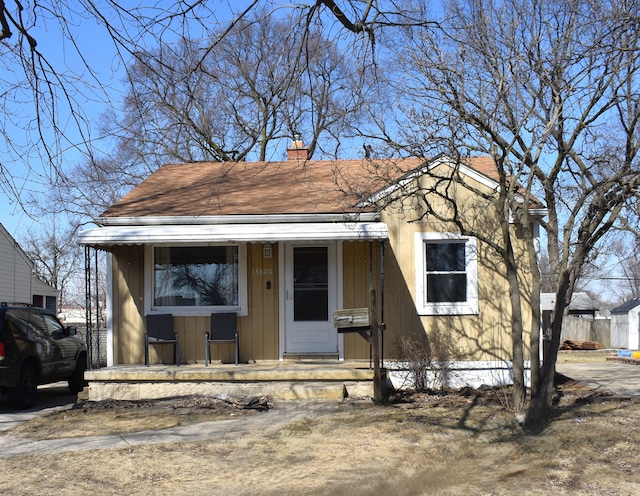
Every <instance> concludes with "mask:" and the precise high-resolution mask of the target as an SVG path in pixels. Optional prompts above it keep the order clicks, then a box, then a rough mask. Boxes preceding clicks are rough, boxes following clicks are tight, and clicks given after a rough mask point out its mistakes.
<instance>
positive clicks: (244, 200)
mask: <svg viewBox="0 0 640 496" xmlns="http://www.w3.org/2000/svg"><path fill="white" fill-rule="evenodd" d="M422 164H424V160H422V159H417V158H408V159H398V160H385V161H370V160H364V159H361V160H338V161H328V160H309V161H295V160H292V161H283V162H222V163H220V162H215V163H213V162H205V163H190V164H167V165H164V166H162V167H160V168H159V169H158V170H157V171H155V172H154V173H153V174H151V176H149V177H148V178H147V179H146V180H145V181H143V182H142V183H140V184H139V185H138V186H137V187H135V188H134V189H133V190H132V191H131V192H130V193H129V194H127V195H125V196H124V197H123V198H122V199H120V200H119V201H118V202H116V203H115V204H114V205H113V206H111V207H110V208H109V209H107V211H106V212H104V214H103V217H146V216H178V217H180V216H217V215H274V214H299V213H304V214H326V213H328V214H331V213H345V212H358V211H362V209H361V208H359V207H357V206H356V205H357V204H358V202H359V201H360V200H362V199H364V198H366V197H367V196H369V195H370V194H372V193H374V192H376V191H378V190H380V189H381V188H383V187H385V186H387V185H388V184H389V183H390V181H393V180H396V179H398V178H399V177H401V176H402V175H404V174H405V173H407V172H409V171H411V170H414V169H416V168H418V167H420V166H421V165H422ZM471 166H472V167H473V168H474V169H476V170H477V171H478V172H480V173H482V174H484V175H486V176H487V177H489V178H491V179H493V180H497V173H496V169H495V164H494V162H493V161H492V160H491V159H490V158H489V157H479V158H477V159H473V160H472V162H471Z"/></svg>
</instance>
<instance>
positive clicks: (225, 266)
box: [153, 246, 238, 307]
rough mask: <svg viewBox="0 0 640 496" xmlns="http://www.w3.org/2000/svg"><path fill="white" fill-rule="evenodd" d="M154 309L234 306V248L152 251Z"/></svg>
mask: <svg viewBox="0 0 640 496" xmlns="http://www.w3.org/2000/svg"><path fill="white" fill-rule="evenodd" d="M153 276H154V278H153V281H154V299H153V301H154V306H160V307H162V306H191V307H198V306H236V305H238V247H237V246H200V247H156V248H154V267H153Z"/></svg>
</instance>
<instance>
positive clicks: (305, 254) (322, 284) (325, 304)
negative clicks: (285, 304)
mask: <svg viewBox="0 0 640 496" xmlns="http://www.w3.org/2000/svg"><path fill="white" fill-rule="evenodd" d="M293 267H294V268H293V272H294V276H293V277H294V279H293V297H294V306H293V318H294V320H295V321H297V322H299V321H326V320H327V319H328V318H329V256H328V250H327V247H326V246H314V247H295V248H294V252H293Z"/></svg>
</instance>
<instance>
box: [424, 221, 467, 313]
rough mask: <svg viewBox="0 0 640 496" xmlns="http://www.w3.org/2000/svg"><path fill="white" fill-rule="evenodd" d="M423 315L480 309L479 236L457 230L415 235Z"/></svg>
mask: <svg viewBox="0 0 640 496" xmlns="http://www.w3.org/2000/svg"><path fill="white" fill-rule="evenodd" d="M415 257H416V300H417V305H416V306H417V307H418V313H419V314H420V315H464V314H477V313H478V264H477V240H476V239H475V238H472V237H468V236H461V235H459V234H456V233H417V234H416V235H415Z"/></svg>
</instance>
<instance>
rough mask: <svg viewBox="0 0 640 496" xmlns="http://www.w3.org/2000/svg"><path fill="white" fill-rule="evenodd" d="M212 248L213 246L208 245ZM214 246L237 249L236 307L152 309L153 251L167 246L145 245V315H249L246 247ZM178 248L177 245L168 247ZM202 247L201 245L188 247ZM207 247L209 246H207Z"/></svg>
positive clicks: (219, 244)
mask: <svg viewBox="0 0 640 496" xmlns="http://www.w3.org/2000/svg"><path fill="white" fill-rule="evenodd" d="M210 245H211V246H213V245H214V244H210ZM215 245H216V246H237V247H238V305H234V306H201V307H184V306H176V307H170V306H168V307H154V306H153V294H154V293H153V290H154V288H153V265H154V264H153V249H154V248H155V247H156V246H169V245H145V248H144V260H145V262H144V265H145V266H144V310H145V314H153V313H170V314H172V315H174V316H185V317H186V316H191V317H204V316H208V315H211V314H212V313H219V312H236V313H237V314H238V315H239V316H247V315H249V305H248V303H247V302H248V297H247V294H248V288H247V245H246V244H244V243H243V244H234V243H215ZM170 246H179V245H170ZM189 246H203V245H196V244H193V245H191V244H190V245H189ZM208 246H209V245H208Z"/></svg>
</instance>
